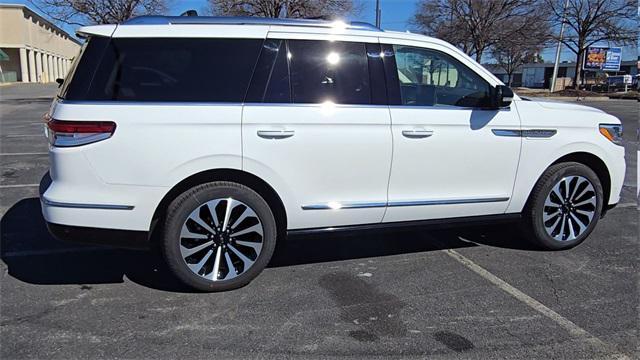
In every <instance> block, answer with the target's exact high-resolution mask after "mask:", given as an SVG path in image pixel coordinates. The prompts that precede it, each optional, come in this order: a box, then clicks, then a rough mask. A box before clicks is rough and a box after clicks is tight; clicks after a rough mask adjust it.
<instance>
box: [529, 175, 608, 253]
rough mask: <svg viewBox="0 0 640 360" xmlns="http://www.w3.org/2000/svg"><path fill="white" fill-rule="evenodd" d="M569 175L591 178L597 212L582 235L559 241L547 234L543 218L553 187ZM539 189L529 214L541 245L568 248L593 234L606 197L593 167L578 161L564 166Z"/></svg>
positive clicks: (554, 248)
mask: <svg viewBox="0 0 640 360" xmlns="http://www.w3.org/2000/svg"><path fill="white" fill-rule="evenodd" d="M569 176H582V177H584V178H586V179H587V180H589V182H591V184H592V185H593V187H594V189H595V193H596V212H595V214H594V216H593V219H592V220H591V223H590V224H589V226H587V229H586V230H585V231H584V232H583V233H582V234H580V236H578V237H577V238H575V239H574V240H571V241H559V240H556V239H554V238H552V237H551V236H550V235H549V234H547V231H546V229H545V226H544V221H543V220H542V216H543V209H544V203H545V201H546V199H547V196H548V195H549V193H550V192H551V190H552V189H553V187H554V186H556V184H558V182H559V181H560V180H562V179H563V178H565V177H569ZM539 191H540V194H538V196H536V198H535V203H534V204H533V206H532V208H531V209H530V211H531V213H530V214H529V216H530V217H531V219H530V220H531V224H532V227H533V231H534V233H535V236H536V238H537V239H536V240H537V241H538V242H540V243H541V245H543V246H545V247H546V248H549V249H552V250H561V249H568V248H571V247H574V246H576V245H578V244H580V243H581V242H582V241H584V240H585V239H586V238H587V237H588V236H589V235H590V234H591V232H592V231H593V229H594V228H595V226H596V224H597V223H598V219H599V218H600V214H601V213H602V207H603V198H604V195H603V189H602V184H601V183H600V180H599V178H598V176H597V175H596V174H595V173H594V172H593V171H592V170H591V169H589V168H588V167H586V166H584V165H582V164H578V163H575V164H571V165H568V166H565V167H562V168H560V169H558V170H557V171H555V172H554V173H553V174H552V175H551V177H549V178H548V179H547V181H546V182H545V183H544V184H542V186H541V187H540V190H539Z"/></svg>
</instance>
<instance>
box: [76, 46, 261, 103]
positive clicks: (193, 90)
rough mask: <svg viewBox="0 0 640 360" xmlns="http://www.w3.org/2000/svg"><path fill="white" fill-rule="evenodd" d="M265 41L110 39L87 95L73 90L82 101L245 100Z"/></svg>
mask: <svg viewBox="0 0 640 360" xmlns="http://www.w3.org/2000/svg"><path fill="white" fill-rule="evenodd" d="M261 45H262V41H261V40H247V39H178V38H170V39H159V38H145V39H133V38H122V39H112V40H111V41H110V42H109V44H108V46H107V47H106V50H105V51H104V54H103V55H102V60H101V61H100V65H99V66H98V67H97V69H96V70H95V75H94V76H93V79H92V81H91V83H90V86H89V88H88V90H87V91H86V94H85V95H84V96H82V95H81V94H77V95H76V94H74V95H76V96H77V98H78V99H82V100H132V101H204V102H241V101H243V100H244V96H245V93H246V90H247V86H248V84H249V79H250V77H251V74H252V73H253V68H254V66H255V62H256V60H257V57H258V53H259V51H260V47H261ZM84 61H85V60H84V56H83V58H82V62H84ZM73 82H74V83H75V82H76V79H75V78H74V79H73ZM70 97H71V93H69V95H68V96H67V98H70Z"/></svg>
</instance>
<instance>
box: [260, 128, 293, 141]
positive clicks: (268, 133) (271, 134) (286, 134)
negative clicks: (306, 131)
mask: <svg viewBox="0 0 640 360" xmlns="http://www.w3.org/2000/svg"><path fill="white" fill-rule="evenodd" d="M294 133H295V131H293V130H258V136H260V137H261V138H264V139H286V138H290V137H292V136H293V134H294Z"/></svg>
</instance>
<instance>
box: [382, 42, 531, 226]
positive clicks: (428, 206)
mask: <svg viewBox="0 0 640 360" xmlns="http://www.w3.org/2000/svg"><path fill="white" fill-rule="evenodd" d="M401 44H402V42H401ZM382 46H383V48H384V50H385V65H386V66H387V70H388V85H389V92H390V94H391V97H392V99H390V102H392V103H393V104H392V105H391V106H390V111H391V117H392V123H393V126H392V129H393V146H394V148H393V166H392V170H391V178H390V183H389V202H388V209H387V213H386V215H385V218H384V221H385V222H393V221H406V220H423V219H436V218H452V217H464V216H476V215H490V214H501V213H504V212H505V210H506V208H507V205H508V204H509V200H510V198H511V195H512V191H513V184H514V181H515V176H516V171H517V168H518V161H519V157H520V144H521V138H519V137H517V136H513V134H517V133H518V132H517V130H519V129H520V119H519V117H518V114H517V111H516V109H515V107H514V106H513V105H512V106H510V107H507V108H503V109H499V110H487V109H486V105H487V102H488V100H489V94H490V93H491V91H492V87H493V86H494V85H495V84H492V83H490V81H491V79H487V78H486V77H485V76H483V75H480V70H479V69H476V68H475V66H477V65H475V64H474V63H472V62H471V61H468V60H467V59H464V58H463V57H461V56H460V55H457V54H456V53H454V52H452V50H449V49H447V48H446V47H444V46H442V45H438V44H433V47H426V45H425V44H422V43H415V44H414V43H412V42H408V41H407V42H406V44H404V45H399V44H383V45H382ZM514 130H516V131H514Z"/></svg>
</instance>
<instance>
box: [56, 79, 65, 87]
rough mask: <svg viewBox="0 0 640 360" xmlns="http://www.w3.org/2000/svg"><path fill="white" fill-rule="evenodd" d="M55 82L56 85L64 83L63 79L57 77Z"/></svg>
mask: <svg viewBox="0 0 640 360" xmlns="http://www.w3.org/2000/svg"><path fill="white" fill-rule="evenodd" d="M56 82H57V83H58V87H60V86H62V84H64V79H61V78H57V79H56Z"/></svg>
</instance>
